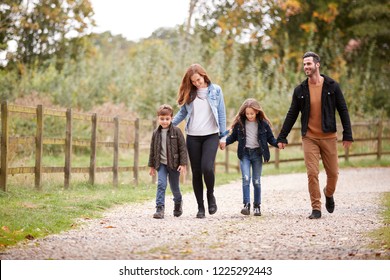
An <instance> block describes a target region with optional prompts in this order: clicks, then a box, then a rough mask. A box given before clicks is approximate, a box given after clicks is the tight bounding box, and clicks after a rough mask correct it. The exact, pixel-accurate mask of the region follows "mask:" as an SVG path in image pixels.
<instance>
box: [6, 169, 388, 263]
mask: <svg viewBox="0 0 390 280" xmlns="http://www.w3.org/2000/svg"><path fill="white" fill-rule="evenodd" d="M320 182H321V184H322V185H324V182H325V177H324V174H323V173H321V175H320ZM251 191H252V193H251V195H252V194H253V189H252V190H251ZM383 192H390V168H367V169H342V170H340V177H339V182H338V189H337V190H336V194H335V202H336V210H335V212H334V213H333V214H329V213H327V212H326V210H325V207H324V206H323V212H322V213H323V217H322V218H321V219H319V220H309V219H308V218H307V216H308V215H309V214H310V212H311V209H310V201H309V194H308V192H307V187H306V174H290V175H278V176H263V178H262V213H263V215H262V216H261V217H255V216H253V215H251V216H243V215H241V214H240V210H241V206H242V204H241V203H242V194H241V183H240V182H239V181H238V182H234V183H231V184H227V185H223V186H219V187H217V188H216V191H215V194H216V198H217V204H218V207H219V208H218V212H217V213H216V214H215V215H212V216H210V215H208V214H207V215H206V218H205V219H196V218H195V215H196V211H197V209H196V208H197V207H196V204H195V197H194V195H193V194H192V193H189V194H186V195H184V198H183V199H184V214H183V215H182V216H181V217H179V218H175V217H173V215H172V210H173V201H172V200H171V199H172V196H171V195H170V191H167V197H166V204H167V206H166V213H165V219H163V220H156V219H153V218H152V215H153V212H154V201H148V202H145V203H143V204H133V205H124V206H119V207H116V208H114V209H112V210H111V211H108V212H106V213H105V215H104V217H103V218H101V219H97V220H87V221H85V222H83V224H82V226H81V227H80V228H79V229H75V230H70V231H68V232H64V233H62V234H58V235H51V236H48V237H46V238H43V239H40V240H33V241H28V242H27V243H25V244H20V245H18V246H15V247H13V248H10V249H8V250H6V251H3V252H1V253H0V259H3V260H6V259H13V260H16V259H38V260H45V259H57V260H62V259H74V260H78V259H94V260H125V259H126V260H128V259H129V260H130V259H139V260H147V259H152V260H156V259H188V260H196V259H209V260H214V259H215V260H218V259H219V260H224V259H226V260H235V259H252V260H255V259H267V260H291V259H302V260H307V259H312V260H314V259H343V260H348V259H377V258H378V257H379V258H387V259H389V258H390V250H389V249H388V250H385V249H370V247H369V246H370V244H371V243H372V240H371V239H370V237H369V236H368V234H367V233H369V232H370V231H372V230H375V229H377V228H379V227H382V226H383V222H381V217H380V212H381V211H382V210H383V207H382V206H381V203H380V196H381V193H383ZM168 194H169V195H168ZM206 213H207V212H206Z"/></svg>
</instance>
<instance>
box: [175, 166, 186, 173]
mask: <svg viewBox="0 0 390 280" xmlns="http://www.w3.org/2000/svg"><path fill="white" fill-rule="evenodd" d="M177 171H179V172H180V173H181V174H183V175H184V174H186V172H187V168H186V166H185V165H179V167H178V168H177Z"/></svg>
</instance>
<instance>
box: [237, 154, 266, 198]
mask: <svg viewBox="0 0 390 280" xmlns="http://www.w3.org/2000/svg"><path fill="white" fill-rule="evenodd" d="M240 166H241V173H242V193H243V203H244V204H246V203H250V183H251V173H250V168H251V166H252V183H253V188H254V201H253V202H254V204H261V182H260V177H261V172H262V168H263V162H262V156H261V152H260V148H259V149H249V148H245V151H244V156H243V157H242V159H241V161H240Z"/></svg>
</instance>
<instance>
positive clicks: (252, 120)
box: [0, 52, 390, 260]
mask: <svg viewBox="0 0 390 280" xmlns="http://www.w3.org/2000/svg"><path fill="white" fill-rule="evenodd" d="M319 68H320V58H319V56H318V55H317V54H315V53H313V52H307V53H305V54H304V56H303V69H304V72H305V74H306V76H307V79H306V80H305V81H303V82H302V83H301V84H300V85H298V86H297V87H296V88H295V89H294V93H293V96H292V101H291V106H290V108H289V109H288V112H287V115H286V118H285V121H284V124H283V127H282V130H281V132H280V134H279V135H278V137H277V138H275V137H274V135H273V132H272V126H271V120H269V119H268V117H267V116H266V114H265V110H264V109H263V108H262V107H261V106H260V103H259V101H257V100H256V99H254V98H248V99H247V100H244V101H243V104H242V106H241V107H240V108H239V109H238V113H237V115H236V117H235V118H234V120H233V123H232V125H231V127H230V128H229V129H228V130H227V129H226V113H225V104H224V98H223V93H222V89H221V87H220V86H219V85H216V84H213V83H211V81H210V78H209V76H208V75H207V73H206V71H205V70H204V69H203V68H202V67H201V66H200V65H198V64H194V65H191V66H190V67H189V68H188V69H187V71H186V72H185V75H184V77H183V80H182V82H181V85H180V89H179V92H178V100H177V101H178V104H179V105H180V109H179V112H178V113H177V114H176V115H174V114H173V110H172V107H171V106H170V105H167V104H163V105H161V106H160V107H159V108H158V111H157V118H158V123H159V127H158V128H157V129H156V130H155V131H154V132H153V136H152V139H151V146H150V157H149V162H148V165H149V167H150V175H155V174H156V173H157V175H158V183H157V191H156V199H155V200H153V201H147V202H144V203H142V204H139V203H138V204H131V205H123V206H118V207H115V208H114V209H112V210H111V211H108V212H106V213H105V215H104V216H103V217H102V218H101V219H97V220H87V221H83V223H82V224H81V226H80V228H79V229H74V230H71V231H68V232H65V233H63V234H58V235H52V236H48V237H46V238H43V239H42V240H34V241H29V242H28V243H27V244H19V245H17V246H15V247H14V248H10V249H8V250H5V251H2V252H1V253H0V259H4V260H5V259H75V260H76V259H99V260H104V259H112V260H113V259H140V260H145V259H191V260H196V259H208V260H214V259H215V260H218V259H219V260H223V259H228V260H243V259H253V260H260V259H268V260H272V259H278V260H284V259H383V258H384V259H389V258H390V252H389V250H388V248H380V247H379V248H378V247H376V248H375V249H374V248H373V247H371V245H372V243H373V239H372V238H370V236H369V233H370V232H372V231H374V230H376V229H378V228H380V227H383V226H385V225H384V223H383V221H382V218H381V211H382V210H383V206H382V205H381V203H380V199H381V196H382V194H383V193H384V192H389V191H390V183H389V182H390V168H364V169H353V168H350V169H342V170H339V168H338V161H337V158H338V156H337V146H336V143H337V139H336V111H337V112H338V114H339V115H340V119H341V123H342V126H343V139H342V141H343V146H344V147H349V146H350V145H351V143H352V142H353V138H352V131H351V124H350V118H349V114H348V110H347V105H346V103H345V100H344V96H343V94H342V91H341V90H340V87H339V85H338V84H337V82H335V81H334V80H332V79H331V78H329V77H327V76H325V75H321V74H320V72H319ZM299 113H300V114H301V126H302V140H303V141H302V142H303V153H304V159H305V165H306V169H307V173H306V174H304V173H300V174H286V175H277V176H264V177H262V176H261V173H262V164H263V162H267V161H269V160H270V152H269V148H268V145H271V146H273V147H275V148H276V147H277V148H279V149H284V148H285V147H286V145H287V136H288V134H289V132H290V130H291V128H292V126H293V125H294V123H295V122H296V120H297V118H298V115H299ZM183 120H186V128H185V132H186V139H185V138H184V135H183V134H182V132H181V131H180V129H178V128H177V127H176V126H177V125H178V124H179V123H180V122H182V121H183ZM235 141H237V142H238V148H237V156H238V158H239V159H240V164H241V172H242V179H241V182H238V183H237V182H233V183H230V184H227V185H223V186H219V187H215V173H214V163H215V157H216V153H217V150H218V148H221V149H224V148H225V147H226V145H229V144H231V143H233V142H235ZM187 154H188V157H189V162H190V164H191V171H192V185H193V191H194V192H193V193H188V194H184V195H183V194H182V193H181V191H180V185H179V176H180V173H181V172H186V170H187V165H188V162H187V160H188V159H187ZM320 159H321V160H322V162H323V165H324V169H325V172H322V173H320V170H319V160H320ZM251 169H252V170H251ZM251 171H252V172H251ZM339 173H340V174H339ZM339 175H340V176H339ZM237 179H239V178H237ZM168 182H169V184H170V188H171V191H172V196H171V195H168V196H167V197H166V194H165V192H166V189H167V185H168ZM251 182H252V184H253V188H254V196H253V216H251V215H250V213H251V210H252V209H251V202H252V200H251V198H250V197H251V196H250V193H251V192H250V183H251ZM323 182H325V184H324V186H325V187H324V189H323V194H324V198H325V208H326V210H327V212H329V214H325V213H324V214H323V212H322V203H321V191H320V183H323ZM336 184H339V187H338V188H337V195H336V198H337V200H336V202H335V199H334V196H335V190H336ZM204 185H205V186H206V196H205V197H204ZM262 186H266V187H265V188H264V189H263V188H262ZM307 190H309V196H308V195H307ZM194 195H195V199H193V196H194ZM205 198H206V203H205V201H204V199H205ZM167 199H168V200H171V199H172V200H173V202H174V203H173V205H171V204H168V203H166V200H167ZM183 201H184V204H183ZM241 203H243V204H244V206H243V208H241V207H239V206H238V205H239V204H241ZM309 203H310V205H311V214H310V216H309V219H307V218H306V217H307V216H306V214H305V213H306V211H307V207H308V204H309ZM206 205H207V210H208V214H209V215H210V216H209V217H208V218H207V219H205V217H206ZM260 205H261V208H260ZM153 208H155V209H156V211H155V213H154V215H153V217H154V218H156V219H150V217H151V214H150V211H151V209H153ZM240 208H241V210H240ZM167 209H169V210H173V211H172V212H173V215H165V214H166V210H167ZM194 209H197V212H196V216H195V215H194V212H195V211H194ZM335 209H337V211H334V210H335ZM239 211H241V212H239ZM216 213H217V214H216ZM215 214H216V215H215ZM242 214H243V215H242ZM330 214H331V215H330ZM194 216H195V217H196V218H199V219H194ZM319 218H321V219H319ZM313 220H316V221H313ZM244 237H245V238H244ZM246 237H250V238H246Z"/></svg>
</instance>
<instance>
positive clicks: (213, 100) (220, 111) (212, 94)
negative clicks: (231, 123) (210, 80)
mask: <svg viewBox="0 0 390 280" xmlns="http://www.w3.org/2000/svg"><path fill="white" fill-rule="evenodd" d="M208 101H209V103H210V107H211V110H212V111H213V114H214V117H215V121H216V122H217V125H218V129H219V135H220V137H222V136H221V135H223V134H224V132H225V131H226V109H225V100H224V98H223V92H222V89H221V87H220V86H219V85H216V84H210V85H209V94H208Z"/></svg>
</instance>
